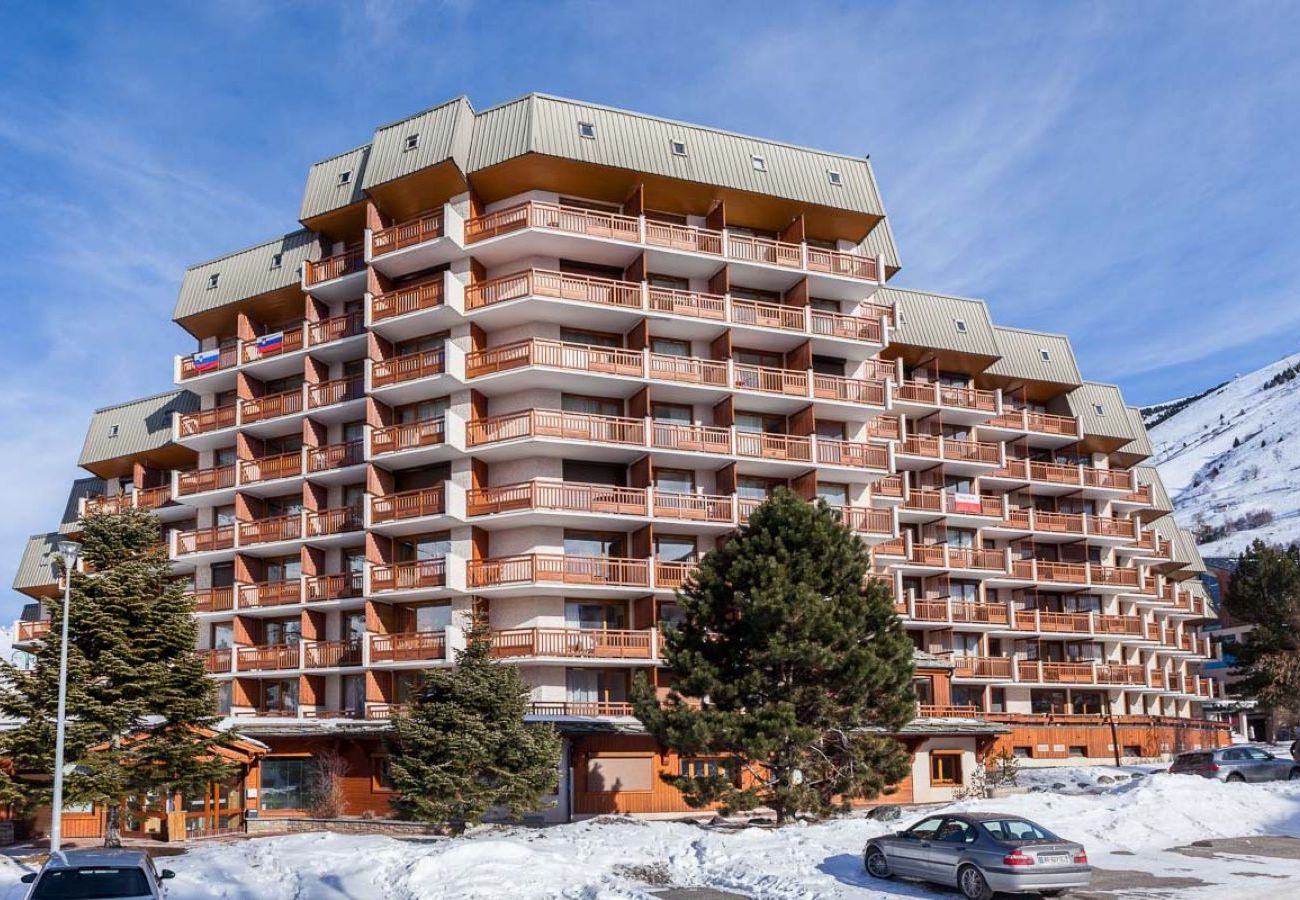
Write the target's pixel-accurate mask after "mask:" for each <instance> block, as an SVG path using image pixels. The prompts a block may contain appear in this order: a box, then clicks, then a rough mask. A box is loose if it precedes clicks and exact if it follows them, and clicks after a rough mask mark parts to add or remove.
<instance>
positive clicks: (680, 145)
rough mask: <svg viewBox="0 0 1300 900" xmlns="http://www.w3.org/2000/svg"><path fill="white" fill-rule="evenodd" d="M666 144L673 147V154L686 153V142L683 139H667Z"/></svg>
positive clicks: (681, 154)
mask: <svg viewBox="0 0 1300 900" xmlns="http://www.w3.org/2000/svg"><path fill="white" fill-rule="evenodd" d="M668 145H669V146H670V147H672V148H673V156H685V155H686V142H685V141H676V140H673V141H669V142H668Z"/></svg>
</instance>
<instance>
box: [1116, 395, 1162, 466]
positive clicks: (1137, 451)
mask: <svg viewBox="0 0 1300 900" xmlns="http://www.w3.org/2000/svg"><path fill="white" fill-rule="evenodd" d="M1125 412H1127V413H1128V427H1129V433H1130V434H1133V435H1135V437H1134V438H1133V440H1131V441H1129V442H1128V443H1127V444H1125V445H1124V446H1123V447H1120V452H1121V453H1131V454H1133V455H1135V456H1141V457H1149V456H1151V455H1152V454H1154V453H1155V451H1154V450H1153V449H1152V448H1151V438H1150V436H1148V435H1147V426H1146V423H1144V422H1143V421H1142V411H1141V410H1139V409H1138V408H1137V407H1136V406H1127V407H1125Z"/></svg>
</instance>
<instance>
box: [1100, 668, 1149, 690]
mask: <svg viewBox="0 0 1300 900" xmlns="http://www.w3.org/2000/svg"><path fill="white" fill-rule="evenodd" d="M1097 683H1098V684H1131V685H1141V686H1146V683H1147V679H1146V670H1145V669H1144V668H1143V667H1142V666H1126V665H1115V664H1106V665H1099V666H1097Z"/></svg>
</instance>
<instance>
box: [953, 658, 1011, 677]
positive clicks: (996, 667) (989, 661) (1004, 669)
mask: <svg viewBox="0 0 1300 900" xmlns="http://www.w3.org/2000/svg"><path fill="white" fill-rule="evenodd" d="M953 662H954V663H955V664H956V667H955V668H954V669H953V673H952V674H953V675H954V676H956V677H957V678H1005V679H1007V680H1010V679H1011V657H1009V656H954V657H953Z"/></svg>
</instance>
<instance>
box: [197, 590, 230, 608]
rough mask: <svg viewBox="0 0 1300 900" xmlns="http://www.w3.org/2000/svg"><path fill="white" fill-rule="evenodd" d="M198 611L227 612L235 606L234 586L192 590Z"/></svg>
mask: <svg viewBox="0 0 1300 900" xmlns="http://www.w3.org/2000/svg"><path fill="white" fill-rule="evenodd" d="M190 597H191V598H192V599H193V602H194V611H195V612H196V613H206V612H225V611H227V610H231V609H234V608H235V589H234V588H233V587H216V588H203V589H201V590H195V591H191V592H190Z"/></svg>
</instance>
